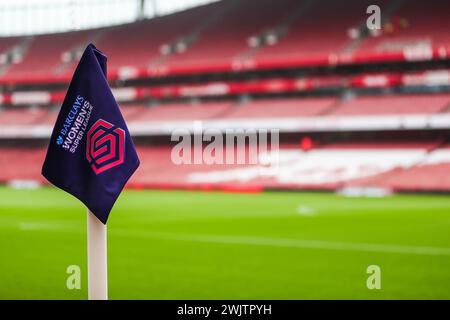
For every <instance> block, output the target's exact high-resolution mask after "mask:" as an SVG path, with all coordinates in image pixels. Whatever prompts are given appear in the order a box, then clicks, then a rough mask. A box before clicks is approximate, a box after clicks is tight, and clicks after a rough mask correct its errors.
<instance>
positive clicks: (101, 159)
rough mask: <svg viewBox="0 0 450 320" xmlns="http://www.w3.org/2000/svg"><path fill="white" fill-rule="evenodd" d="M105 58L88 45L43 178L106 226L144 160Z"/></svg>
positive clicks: (70, 89) (60, 119) (72, 85)
mask: <svg viewBox="0 0 450 320" xmlns="http://www.w3.org/2000/svg"><path fill="white" fill-rule="evenodd" d="M106 60H107V58H106V56H105V55H104V54H103V53H101V52H100V51H99V50H97V48H96V47H95V46H94V45H92V44H89V45H88V46H87V48H86V50H85V51H84V53H83V56H82V57H81V60H80V62H79V64H78V66H77V68H76V70H75V73H74V75H73V78H72V81H71V83H70V86H69V89H68V91H67V94H66V97H65V99H64V102H63V105H62V107H61V110H60V112H59V115H58V119H57V120H56V124H55V127H54V128H53V133H52V135H51V139H50V143H49V146H48V150H47V156H46V158H45V162H44V165H43V168H42V175H43V176H44V177H45V178H47V180H48V181H50V182H51V183H52V184H54V185H55V186H57V187H59V188H61V189H63V190H64V191H66V192H68V193H70V194H72V195H73V196H75V197H77V198H78V199H79V200H81V201H82V202H83V203H84V204H85V205H86V206H87V207H88V209H89V210H90V211H91V212H92V213H93V214H94V215H95V216H96V217H97V218H98V219H99V220H100V221H101V222H102V223H103V224H106V221H107V220H108V216H109V213H110V211H111V209H112V207H113V205H114V203H115V201H116V199H117V198H118V196H119V194H120V192H121V191H122V189H123V187H124V186H125V184H126V182H127V181H128V179H129V178H130V177H131V175H132V174H133V173H134V172H135V171H136V169H137V168H138V166H139V159H138V156H137V154H136V150H135V148H134V144H133V141H132V140H131V137H130V133H129V132H128V128H127V126H126V125H125V121H124V119H123V117H122V114H121V113H120V110H119V107H118V105H117V103H116V101H115V99H114V96H113V95H112V92H111V89H110V87H109V85H108V81H107V79H106Z"/></svg>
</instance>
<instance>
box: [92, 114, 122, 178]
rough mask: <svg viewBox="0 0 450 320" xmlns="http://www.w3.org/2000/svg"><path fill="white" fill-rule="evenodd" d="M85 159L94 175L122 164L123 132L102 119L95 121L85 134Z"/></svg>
mask: <svg viewBox="0 0 450 320" xmlns="http://www.w3.org/2000/svg"><path fill="white" fill-rule="evenodd" d="M86 158H87V160H88V162H89V163H90V165H91V168H92V170H94V172H95V174H100V173H102V172H104V171H106V170H109V169H111V168H114V167H115V166H118V165H120V164H122V163H123V162H124V158H125V131H124V130H123V129H121V128H118V127H116V126H114V125H113V124H111V123H109V122H108V121H105V120H103V119H99V120H97V122H95V123H94V124H93V125H92V127H91V128H90V129H89V131H88V134H87V145H86Z"/></svg>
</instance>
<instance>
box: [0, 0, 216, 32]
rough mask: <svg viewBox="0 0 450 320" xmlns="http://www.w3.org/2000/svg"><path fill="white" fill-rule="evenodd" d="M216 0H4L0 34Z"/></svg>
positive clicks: (150, 14) (86, 25)
mask: <svg viewBox="0 0 450 320" xmlns="http://www.w3.org/2000/svg"><path fill="white" fill-rule="evenodd" d="M216 1H218V0H4V1H1V2H0V37H9V36H24V35H36V34H48V33H58V32H67V31H76V30H85V29H92V28H99V27H107V26H113V25H120V24H124V23H130V22H134V21H137V20H142V19H149V18H154V17H157V16H163V15H167V14H171V13H174V12H178V11H182V10H186V9H189V8H193V7H196V6H199V5H203V4H207V3H211V2H216Z"/></svg>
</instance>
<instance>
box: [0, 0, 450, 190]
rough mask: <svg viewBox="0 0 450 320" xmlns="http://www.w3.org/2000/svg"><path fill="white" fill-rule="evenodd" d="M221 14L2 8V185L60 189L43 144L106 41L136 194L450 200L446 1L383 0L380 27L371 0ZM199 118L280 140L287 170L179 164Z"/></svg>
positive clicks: (72, 6)
mask: <svg viewBox="0 0 450 320" xmlns="http://www.w3.org/2000/svg"><path fill="white" fill-rule="evenodd" d="M205 2H206V1H150V0H148V1H137V0H136V1H129V0H127V1H104V0H101V1H2V3H1V18H0V24H1V25H2V27H1V28H0V30H1V36H2V37H1V38H0V106H1V107H0V108H1V109H0V144H1V147H2V152H1V156H0V161H1V167H2V168H3V170H2V171H1V173H0V181H2V182H4V183H12V182H14V181H15V182H17V181H18V180H19V181H34V182H38V183H45V181H44V180H43V178H42V177H41V176H40V173H39V172H40V170H39V169H40V168H39V167H40V164H41V163H42V159H43V155H44V152H45V148H44V147H43V146H44V145H45V144H46V141H47V138H48V137H49V135H50V132H51V128H52V125H53V123H54V121H55V119H56V115H57V112H58V109H59V107H60V105H61V102H62V100H63V98H64V94H65V90H66V88H67V85H68V82H69V80H70V78H71V75H72V73H73V71H74V68H75V66H76V64H77V61H78V59H79V57H80V55H81V53H82V52H83V50H84V48H85V46H86V44H87V43H89V42H93V43H94V44H95V45H96V46H97V47H98V48H99V49H100V50H102V51H104V52H105V53H106V54H107V55H108V57H109V64H108V68H109V69H108V73H109V74H108V78H109V80H110V82H111V86H112V87H113V90H114V93H115V96H116V99H117V100H118V101H119V103H120V105H121V108H122V112H123V114H124V116H125V118H126V120H127V121H128V124H129V126H130V129H131V133H132V134H133V135H134V136H135V137H136V141H137V142H138V147H139V149H140V150H139V151H140V154H141V157H142V159H143V161H142V163H143V164H142V166H141V169H140V170H139V172H138V173H137V174H136V175H135V177H134V178H133V179H132V181H131V182H130V184H129V186H130V187H133V186H135V187H137V186H139V187H160V186H164V187H177V188H192V187H196V188H203V187H208V188H210V187H217V188H220V187H221V186H222V187H224V186H227V187H234V186H236V187H239V188H246V187H252V188H275V189H279V188H280V189H283V188H288V189H341V188H352V187H357V188H362V187H377V188H378V187H379V188H383V189H384V190H391V191H444V192H445V191H450V178H449V177H448V175H443V174H442V173H443V172H446V171H447V170H448V169H450V149H449V146H448V144H447V143H448V138H449V130H448V129H449V128H450V109H449V103H450V95H449V84H450V82H449V81H450V80H449V79H450V74H449V70H448V67H449V63H450V61H449V58H448V56H449V55H450V53H449V50H450V40H449V37H450V33H449V31H448V21H447V19H446V18H447V16H446V13H447V12H448V9H449V8H448V4H447V2H446V1H436V2H434V3H433V6H425V5H424V2H423V1H382V2H380V3H379V5H380V8H381V29H379V30H369V29H368V28H367V26H366V19H367V18H368V17H369V14H366V8H367V7H368V5H369V4H371V2H370V1H348V2H346V5H345V7H342V5H341V4H339V3H337V2H334V1H326V0H323V1H300V2H299V1H289V0H283V1H269V0H267V1H232V0H226V1H219V2H217V1H215V2H212V3H208V4H205ZM108 25H113V26H108ZM73 30H77V31H73ZM55 32H58V33H55ZM41 33H51V34H43V35H41ZM37 34H38V35H37ZM194 121H201V122H202V124H203V126H204V127H205V128H218V129H220V130H223V129H225V128H227V127H231V126H233V127H240V128H244V129H245V128H277V129H280V132H281V143H282V145H281V152H280V154H281V158H280V159H281V170H280V171H279V173H277V174H276V175H273V176H270V177H262V176H258V174H251V173H249V172H253V171H254V170H253V171H252V169H251V167H248V166H247V167H246V166H244V167H240V168H239V171H233V174H228V173H227V172H225V171H228V170H235V168H229V167H220V168H216V167H214V166H206V167H201V166H196V167H194V166H182V167H175V166H174V165H173V164H172V163H171V161H170V158H169V157H168V154H169V153H170V139H168V138H169V137H170V133H171V132H172V130H173V129H175V128H179V127H187V128H191V127H192V126H193V123H194ZM303 139H306V140H303ZM302 141H303V143H302ZM305 143H306V145H305ZM305 148H307V149H308V150H304V149H305ZM304 151H307V154H304ZM374 153H375V154H376V155H377V156H374V155H373V154H374ZM331 157H333V161H330V159H331ZM152 158H153V159H154V158H157V159H159V161H158V165H157V166H156V165H155V164H154V163H152V161H146V160H147V159H152ZM10 159H15V160H14V161H10ZM246 169H249V170H250V171H249V170H246ZM208 171H213V172H214V173H216V174H214V175H209V174H208ZM217 171H220V172H222V171H224V174H222V175H221V174H217ZM199 172H201V174H196V173H199Z"/></svg>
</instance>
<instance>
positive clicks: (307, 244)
mask: <svg viewBox="0 0 450 320" xmlns="http://www.w3.org/2000/svg"><path fill="white" fill-rule="evenodd" d="M19 228H20V229H21V230H24V231H25V230H30V231H44V230H46V231H56V232H76V233H78V232H82V231H83V229H82V228H78V227H77V226H75V225H67V224H62V223H21V224H20V226H19ZM110 234H111V235H112V236H114V235H118V236H125V237H140V238H153V239H161V240H174V241H192V242H206V243H220V244H234V245H254V246H269V247H284V248H299V249H321V250H338V251H357V252H377V253H395V254H417V255H435V256H450V248H448V247H426V246H406V245H395V244H376V243H364V242H341V241H322V240H301V239H287V238H266V237H249V236H214V235H196V234H175V233H162V232H144V231H139V230H130V229H111V230H110Z"/></svg>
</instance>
